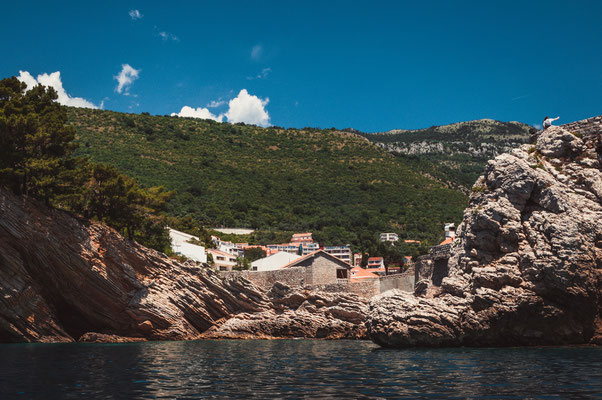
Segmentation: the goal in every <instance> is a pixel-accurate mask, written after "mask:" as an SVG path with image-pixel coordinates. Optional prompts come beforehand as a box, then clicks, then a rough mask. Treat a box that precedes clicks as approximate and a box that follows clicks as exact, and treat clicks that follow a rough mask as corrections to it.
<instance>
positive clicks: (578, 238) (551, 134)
mask: <svg viewBox="0 0 602 400" xmlns="http://www.w3.org/2000/svg"><path fill="white" fill-rule="evenodd" d="M601 133H602V117H595V118H591V119H589V120H584V121H579V122H576V123H572V124H568V125H564V126H560V127H551V128H548V129H547V130H545V131H543V132H541V133H540V134H539V135H538V137H537V139H536V143H535V144H534V145H522V146H521V147H520V148H518V149H516V150H514V151H512V152H510V153H506V154H503V155H500V156H498V157H496V158H495V159H494V160H491V161H489V162H488V164H487V166H486V168H485V173H484V175H482V176H481V177H480V178H479V179H478V180H477V182H476V183H475V185H474V186H473V188H472V193H471V196H470V203H469V207H468V208H467V209H466V210H465V212H464V217H463V221H462V223H461V224H460V226H459V228H458V233H457V236H456V239H455V240H454V242H453V244H452V248H451V257H450V258H449V261H448V268H449V269H448V272H447V276H446V277H445V278H443V280H442V281H441V283H440V285H438V286H435V285H433V284H432V282H431V285H430V286H429V287H428V289H426V290H424V282H421V285H420V286H421V288H420V291H418V290H417V291H416V293H415V294H411V293H402V292H399V291H391V292H387V293H384V294H382V295H380V296H377V297H375V298H373V299H372V301H371V304H370V310H369V313H368V316H367V320H366V326H367V329H368V333H369V335H370V337H371V339H372V340H373V341H374V342H375V343H377V344H379V345H381V346H385V347H407V346H460V345H462V346H512V345H553V344H583V343H597V344H602V138H601Z"/></svg>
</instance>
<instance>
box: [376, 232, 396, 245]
mask: <svg viewBox="0 0 602 400" xmlns="http://www.w3.org/2000/svg"><path fill="white" fill-rule="evenodd" d="M398 240H399V235H397V233H393V232H387V233H381V234H380V241H381V242H391V243H394V242H397V241H398Z"/></svg>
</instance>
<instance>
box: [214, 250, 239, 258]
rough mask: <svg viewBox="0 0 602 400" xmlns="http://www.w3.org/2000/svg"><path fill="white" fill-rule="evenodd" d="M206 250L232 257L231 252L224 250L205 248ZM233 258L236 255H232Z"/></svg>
mask: <svg viewBox="0 0 602 400" xmlns="http://www.w3.org/2000/svg"><path fill="white" fill-rule="evenodd" d="M207 252H208V253H211V254H215V255H218V256H228V257H234V256H233V255H232V254H230V253H226V252H225V251H221V250H216V249H207ZM234 258H236V257H234Z"/></svg>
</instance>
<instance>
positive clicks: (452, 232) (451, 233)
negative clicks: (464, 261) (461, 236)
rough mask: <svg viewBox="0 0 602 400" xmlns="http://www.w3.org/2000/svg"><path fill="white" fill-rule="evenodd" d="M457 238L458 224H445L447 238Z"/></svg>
mask: <svg viewBox="0 0 602 400" xmlns="http://www.w3.org/2000/svg"><path fill="white" fill-rule="evenodd" d="M454 237H456V224H454V223H453V222H448V223H447V224H445V238H446V239H449V238H454Z"/></svg>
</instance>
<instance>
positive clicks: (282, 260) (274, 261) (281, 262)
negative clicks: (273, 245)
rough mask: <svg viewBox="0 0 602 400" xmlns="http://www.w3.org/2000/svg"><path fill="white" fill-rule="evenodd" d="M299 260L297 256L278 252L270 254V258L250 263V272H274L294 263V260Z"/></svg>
mask: <svg viewBox="0 0 602 400" xmlns="http://www.w3.org/2000/svg"><path fill="white" fill-rule="evenodd" d="M298 258H301V256H300V255H298V254H291V253H287V252H285V251H280V252H278V253H276V254H272V255H271V256H268V257H264V258H260V259H259V260H255V261H253V262H252V263H251V270H252V271H274V270H277V269H280V268H282V267H284V266H285V265H288V264H290V263H292V262H293V261H295V260H296V259H298Z"/></svg>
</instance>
